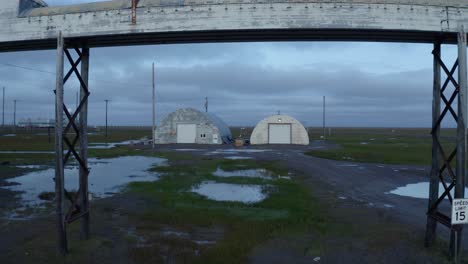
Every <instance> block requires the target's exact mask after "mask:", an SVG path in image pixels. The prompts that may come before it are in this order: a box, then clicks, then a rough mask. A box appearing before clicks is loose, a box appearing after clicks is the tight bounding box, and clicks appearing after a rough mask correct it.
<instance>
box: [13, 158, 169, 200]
mask: <svg viewBox="0 0 468 264" xmlns="http://www.w3.org/2000/svg"><path fill="white" fill-rule="evenodd" d="M165 162H166V160H165V159H161V158H154V157H140V156H127V157H118V158H112V159H89V164H88V166H89V167H90V174H89V191H90V192H91V193H92V195H93V197H100V198H103V197H107V196H110V195H112V194H113V193H115V192H118V191H119V190H120V187H121V186H123V185H125V184H127V183H129V182H134V181H154V180H157V179H158V176H159V175H158V174H157V173H154V172H149V171H148V169H150V168H151V167H152V166H153V165H163V164H165ZM54 177H55V170H54V169H53V168H49V169H46V170H41V171H35V172H30V173H27V174H25V175H23V176H19V177H16V178H12V179H8V180H7V181H8V182H15V183H19V185H12V186H6V187H4V188H7V189H10V190H13V191H19V192H22V193H21V199H22V201H23V203H24V204H25V205H39V204H42V203H43V201H41V200H40V199H39V198H38V195H39V194H40V193H42V192H54V191H55V183H54V180H53V178H54ZM65 188H66V189H67V191H72V190H77V189H78V167H76V166H75V167H67V168H66V169H65Z"/></svg>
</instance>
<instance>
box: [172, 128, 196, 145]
mask: <svg viewBox="0 0 468 264" xmlns="http://www.w3.org/2000/svg"><path fill="white" fill-rule="evenodd" d="M196 137H197V125H196V124H177V143H195V138H196Z"/></svg>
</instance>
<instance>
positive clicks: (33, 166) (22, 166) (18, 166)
mask: <svg viewBox="0 0 468 264" xmlns="http://www.w3.org/2000/svg"><path fill="white" fill-rule="evenodd" d="M16 167H17V168H20V169H42V168H44V166H43V165H17V166H16Z"/></svg>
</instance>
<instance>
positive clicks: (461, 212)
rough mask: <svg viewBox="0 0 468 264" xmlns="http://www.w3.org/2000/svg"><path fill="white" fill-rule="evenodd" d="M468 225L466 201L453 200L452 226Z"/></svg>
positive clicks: (467, 201)
mask: <svg viewBox="0 0 468 264" xmlns="http://www.w3.org/2000/svg"><path fill="white" fill-rule="evenodd" d="M461 224H468V199H453V203H452V225H461Z"/></svg>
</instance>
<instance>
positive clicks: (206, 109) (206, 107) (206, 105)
mask: <svg viewBox="0 0 468 264" xmlns="http://www.w3.org/2000/svg"><path fill="white" fill-rule="evenodd" d="M205 112H207V113H208V97H205Z"/></svg>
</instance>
